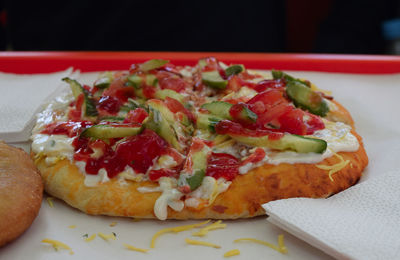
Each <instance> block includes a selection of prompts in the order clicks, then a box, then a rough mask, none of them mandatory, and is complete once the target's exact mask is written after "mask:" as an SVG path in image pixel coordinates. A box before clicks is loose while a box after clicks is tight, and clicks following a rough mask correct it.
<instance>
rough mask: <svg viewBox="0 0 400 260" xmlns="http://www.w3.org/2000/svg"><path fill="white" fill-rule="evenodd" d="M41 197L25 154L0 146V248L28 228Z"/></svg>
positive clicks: (40, 187) (40, 185) (40, 186)
mask: <svg viewBox="0 0 400 260" xmlns="http://www.w3.org/2000/svg"><path fill="white" fill-rule="evenodd" d="M42 194H43V183H42V179H41V178H40V175H39V173H38V171H37V169H36V167H35V165H34V164H33V163H32V160H31V159H30V158H29V156H28V154H26V153H25V152H24V151H23V150H21V149H18V148H15V147H11V146H8V145H7V144H5V143H4V142H0V246H2V245H4V244H6V243H8V242H10V241H12V240H14V239H15V238H17V237H18V236H19V235H21V234H22V233H23V232H24V231H25V230H26V229H27V228H28V227H29V226H30V225H31V224H32V222H33V220H34V219H35V218H36V216H37V214H38V212H39V209H40V205H41V203H42Z"/></svg>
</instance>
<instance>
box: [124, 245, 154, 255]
mask: <svg viewBox="0 0 400 260" xmlns="http://www.w3.org/2000/svg"><path fill="white" fill-rule="evenodd" d="M124 247H125V248H126V249H129V250H132V251H138V252H142V253H147V251H149V249H143V248H137V247H134V246H132V245H129V244H125V243H124Z"/></svg>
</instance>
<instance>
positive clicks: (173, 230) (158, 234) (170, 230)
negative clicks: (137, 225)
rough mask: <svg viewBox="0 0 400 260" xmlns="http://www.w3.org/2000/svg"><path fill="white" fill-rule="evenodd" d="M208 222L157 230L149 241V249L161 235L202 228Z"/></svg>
mask: <svg viewBox="0 0 400 260" xmlns="http://www.w3.org/2000/svg"><path fill="white" fill-rule="evenodd" d="M208 222H210V220H207V221H204V222H201V223H198V224H192V225H185V226H178V227H172V228H164V229H161V230H159V231H158V232H157V233H155V234H154V235H153V237H152V239H151V244H150V247H151V248H154V247H155V244H156V239H157V238H158V237H159V236H161V235H162V234H165V233H170V232H173V233H178V232H182V231H186V230H191V229H193V228H197V227H200V226H203V225H205V224H207V223H208Z"/></svg>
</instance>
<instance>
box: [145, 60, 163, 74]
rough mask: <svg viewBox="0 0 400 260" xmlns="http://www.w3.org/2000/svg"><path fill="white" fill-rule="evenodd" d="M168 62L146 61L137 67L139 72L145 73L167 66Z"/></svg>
mask: <svg viewBox="0 0 400 260" xmlns="http://www.w3.org/2000/svg"><path fill="white" fill-rule="evenodd" d="M168 62H169V60H161V59H153V60H148V61H146V62H144V63H142V64H140V65H139V69H140V70H141V71H144V72H147V71H150V70H154V69H158V68H161V67H162V66H164V65H165V64H167V63H168Z"/></svg>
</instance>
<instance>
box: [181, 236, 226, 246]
mask: <svg viewBox="0 0 400 260" xmlns="http://www.w3.org/2000/svg"><path fill="white" fill-rule="evenodd" d="M185 241H186V243H188V244H190V245H197V246H209V247H213V248H221V246H219V245H216V244H213V243H209V242H205V241H199V240H193V239H189V238H186V239H185Z"/></svg>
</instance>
